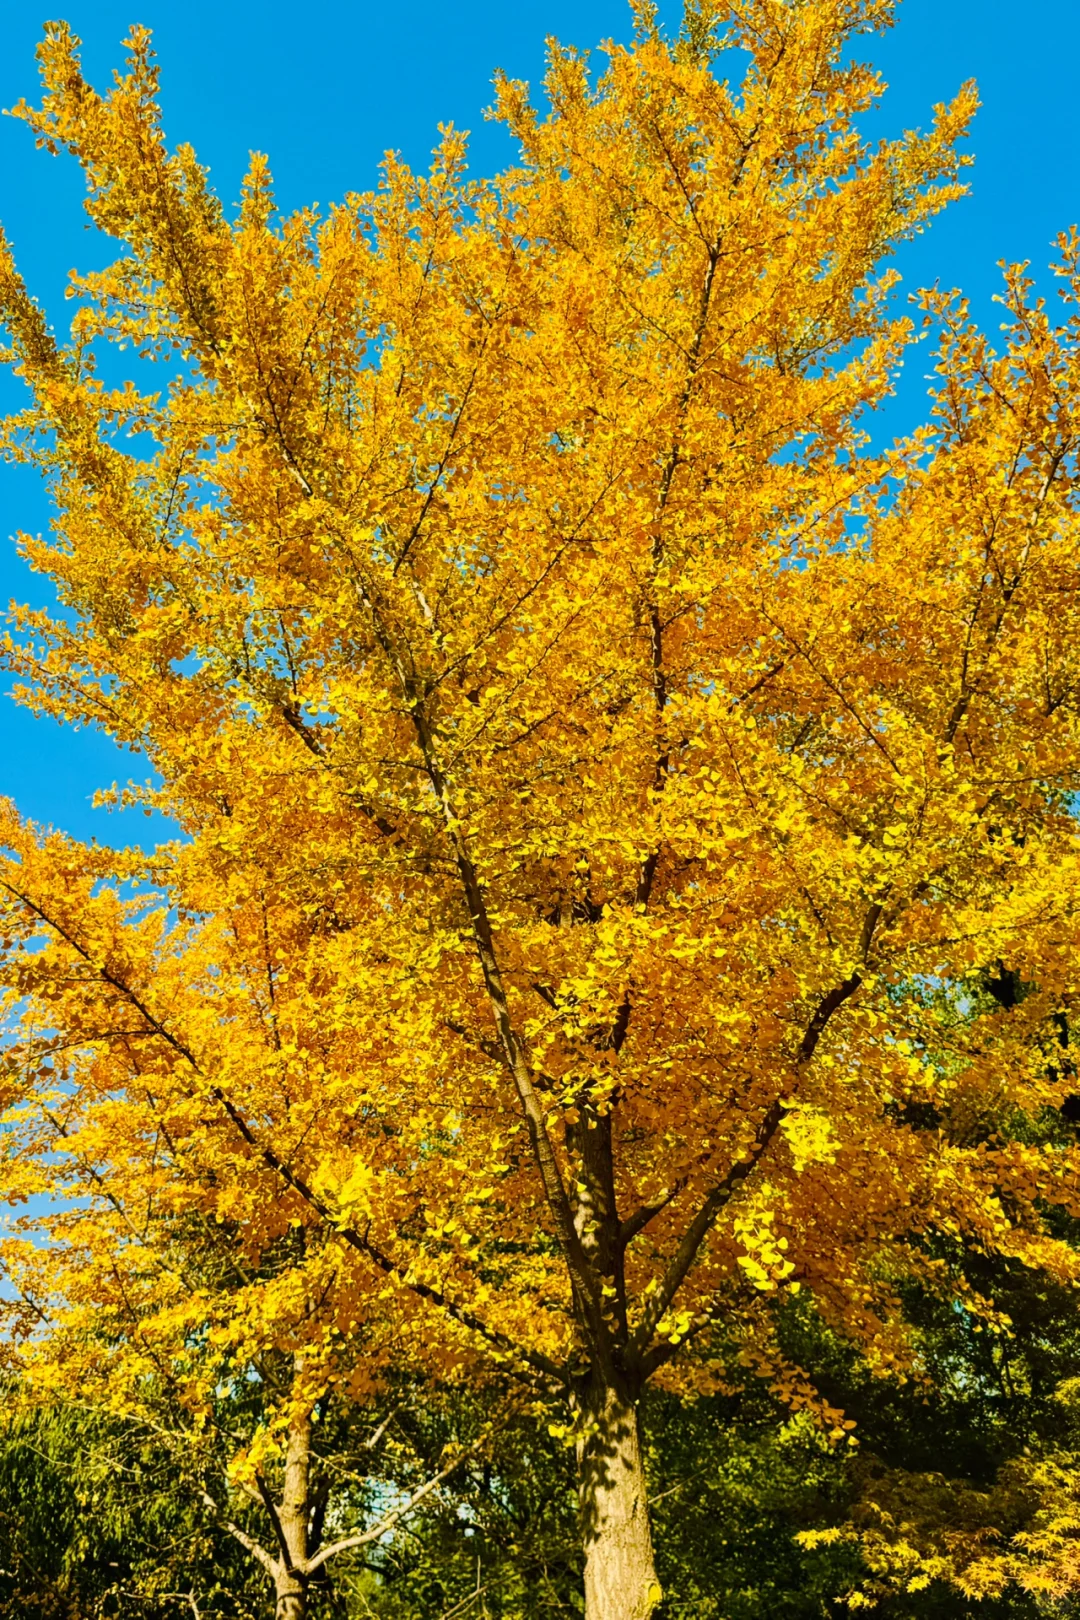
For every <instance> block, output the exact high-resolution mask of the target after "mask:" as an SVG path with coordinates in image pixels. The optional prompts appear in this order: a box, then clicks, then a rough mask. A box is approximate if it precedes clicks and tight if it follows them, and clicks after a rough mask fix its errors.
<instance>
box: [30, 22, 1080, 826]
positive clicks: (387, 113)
mask: <svg viewBox="0 0 1080 1620" xmlns="http://www.w3.org/2000/svg"><path fill="white" fill-rule="evenodd" d="M42 3H43V0H32V3H30V0H3V3H2V5H0V105H3V106H4V107H10V106H12V105H13V103H14V102H16V101H17V100H18V99H19V97H20V96H23V95H25V96H27V97H33V95H34V94H35V87H36V75H35V64H34V46H35V44H36V42H37V40H38V38H39V37H40V31H41V22H42V19H43V16H44V15H49V14H50V13H51V14H53V15H56V14H57V13H59V14H60V15H63V16H65V17H66V19H67V21H69V22H70V23H71V24H72V26H73V27H74V28H75V30H76V31H77V32H78V33H79V34H80V35H81V36H82V38H83V41H84V59H85V63H86V67H87V71H88V74H89V76H90V78H91V79H92V80H93V81H94V82H96V83H99V84H100V83H102V82H103V81H104V80H106V79H107V77H108V75H109V73H110V72H111V69H112V67H113V66H114V65H117V64H118V63H119V61H120V58H121V54H122V53H121V51H120V48H119V47H120V41H121V40H122V39H123V37H124V34H125V32H126V30H127V27H128V25H129V24H130V23H132V22H135V21H139V22H143V23H146V24H147V25H148V26H149V27H151V28H153V30H154V33H155V43H156V46H157V50H158V54H159V57H160V59H161V65H162V71H163V100H164V106H165V117H166V127H167V129H168V132H169V136H170V139H171V140H172V141H174V142H176V141H181V140H187V141H191V142H192V143H193V145H194V146H195V148H196V150H197V151H198V153H199V155H200V157H201V159H202V160H203V162H205V163H208V164H209V165H210V168H211V174H212V179H213V182H214V184H215V185H216V187H217V189H218V191H219V193H220V194H221V195H222V197H224V198H225V199H227V200H228V199H231V198H232V197H233V196H234V195H235V192H236V188H237V183H238V181H239V178H240V176H241V174H242V173H243V170H244V168H245V166H246V162H247V154H248V152H249V151H250V150H251V149H253V148H257V149H259V150H262V151H265V152H267V153H268V154H269V156H270V160H271V164H272V167H273V170H274V174H275V177H276V182H277V191H278V198H279V202H280V203H281V204H282V205H283V206H284V207H286V208H289V207H292V206H297V205H300V204H302V203H307V202H311V201H319V202H321V203H323V204H326V203H328V202H330V201H332V200H334V199H336V198H338V197H340V196H341V195H342V194H343V193H344V192H346V191H349V190H362V189H365V188H366V187H368V186H370V185H372V184H373V183H374V181H375V179H376V176H377V168H378V163H379V161H380V158H381V155H382V153H383V152H384V151H385V150H386V149H387V148H395V149H397V150H399V151H401V152H402V154H403V155H404V156H405V158H406V159H407V160H408V161H410V162H412V163H414V164H417V165H420V164H422V163H423V162H424V161H425V159H426V155H427V153H428V152H429V150H430V148H431V146H432V144H433V141H434V138H435V126H436V124H437V123H438V122H439V121H440V120H443V121H447V120H448V121H452V122H454V123H455V124H457V125H458V126H459V127H463V128H468V129H471V130H472V131H473V132H474V140H473V167H474V169H475V170H476V171H477V172H487V171H490V170H492V169H494V168H497V167H499V166H500V165H501V164H502V163H503V162H504V161H505V160H506V159H507V157H508V156H509V155H510V154H509V148H508V146H507V144H506V142H505V137H504V136H503V135H502V132H501V131H500V130H498V129H496V128H493V127H492V126H490V125H486V124H485V123H484V122H483V120H482V117H481V113H482V109H483V108H484V106H485V105H487V103H488V101H489V100H490V84H491V75H492V72H493V71H494V70H495V68H497V67H501V68H503V69H505V70H506V71H507V72H509V73H510V74H512V75H514V76H516V77H525V78H529V79H531V80H533V81H534V82H535V81H536V79H537V78H538V77H539V75H540V72H541V71H542V63H543V42H544V37H545V35H548V34H555V35H557V36H558V37H559V38H561V39H562V40H564V41H566V42H569V43H573V44H576V45H579V46H592V45H595V44H596V43H598V42H599V41H600V40H601V39H604V38H607V37H610V36H615V37H617V38H619V37H626V36H627V34H628V33H629V11H628V9H627V7H626V6H625V5H624V4H623V0H576V3H571V0H514V3H513V4H510V5H505V4H490V3H487V0H457V4H456V5H453V6H446V5H443V6H440V5H436V4H434V3H431V0H413V3H412V4H411V5H409V6H403V5H398V6H394V5H392V4H391V5H386V4H384V3H382V0H379V3H375V0H354V3H353V4H351V5H348V4H343V3H340V0H305V3H304V4H302V5H300V6H297V5H295V4H290V5H288V6H286V5H283V4H281V3H280V0H217V3H210V0H119V3H118V0H68V3H67V4H66V5H64V4H63V0H56V10H52V8H51V7H50V12H43V10H42ZM670 11H671V7H670V5H669V6H667V7H665V14H670ZM867 54H868V55H869V56H870V57H871V59H872V60H874V61H875V62H877V63H878V64H879V65H880V66H881V68H882V69H883V71H884V72H885V75H886V77H887V78H888V80H889V83H890V91H889V94H888V96H887V97H886V100H885V103H884V107H883V110H882V112H881V113H880V114H879V115H877V116H876V117H875V119H874V125H873V129H874V133H875V134H886V133H894V132H897V131H899V130H900V129H903V128H910V127H913V126H917V125H920V124H925V123H926V122H927V120H928V117H929V113H930V109H931V107H932V105H933V103H934V102H936V101H940V100H943V99H945V98H947V97H948V96H950V95H951V94H952V93H953V92H954V91H955V89H956V88H957V86H958V85H959V84H960V83H961V81H962V80H964V79H965V78H969V77H974V78H975V79H976V80H977V81H978V84H979V88H980V92H981V94H982V97H983V102H984V106H983V110H982V112H981V113H980V115H979V118H978V121H977V124H976V127H975V131H974V136H973V140H972V143H971V147H972V150H973V151H974V153H975V155H976V158H977V163H976V167H975V169H974V171H972V172H971V175H970V178H971V182H972V187H973V195H972V196H971V197H970V198H968V199H966V200H965V201H963V202H961V203H959V204H957V205H956V206H955V207H954V208H953V210H952V211H951V212H950V213H949V214H948V215H946V216H945V217H944V218H942V219H941V220H939V221H938V222H937V223H936V224H935V225H934V227H933V228H932V230H931V231H930V232H928V233H927V234H926V235H925V236H924V237H922V238H920V239H919V240H918V241H916V242H915V243H913V244H912V245H911V246H910V247H909V248H908V249H906V250H905V253H904V255H903V257H902V258H901V260H900V261H899V268H900V269H901V271H902V272H903V274H904V278H905V290H907V289H910V288H913V287H916V286H918V285H920V284H921V283H925V282H928V281H933V280H940V281H941V282H942V283H944V284H945V285H947V286H960V287H962V288H963V289H964V290H965V291H966V292H967V293H968V294H969V295H970V297H971V299H972V302H973V306H974V309H975V312H976V314H977V315H978V316H979V317H980V319H982V320H983V321H984V322H986V323H988V324H996V321H997V320H998V318H999V317H998V315H997V314H996V312H995V310H994V306H993V305H992V303H991V302H990V300H991V296H992V294H993V292H994V291H995V290H996V289H997V286H998V272H997V270H996V268H995V265H996V261H997V260H999V259H1003V258H1004V259H1030V260H1032V262H1033V265H1034V266H1035V267H1037V268H1040V269H1041V268H1042V267H1043V266H1044V265H1045V263H1046V261H1047V260H1048V258H1049V257H1050V253H1051V243H1052V241H1053V238H1054V237H1055V235H1056V234H1057V233H1058V231H1060V230H1061V229H1063V228H1064V227H1066V226H1067V225H1070V224H1072V223H1074V222H1080V125H1078V122H1077V120H1076V118H1075V102H1076V95H1077V91H1076V67H1075V64H1076V62H1077V60H1078V57H1080V7H1078V6H1077V5H1076V0H1028V3H1027V4H1026V5H1025V6H1023V7H1018V6H1016V5H1015V4H1009V5H1006V4H1005V3H1004V0H905V3H904V4H902V5H901V7H900V14H899V21H898V25H897V27H896V28H895V29H894V30H893V31H892V33H891V34H889V35H888V36H886V37H885V38H884V39H876V38H875V39H871V40H870V41H869V42H868V43H867ZM81 194H82V193H81V184H80V176H79V171H78V168H77V165H76V164H75V163H74V162H73V161H72V160H70V159H50V158H48V157H47V156H46V155H45V154H43V153H41V152H37V151H36V150H35V148H34V144H33V140H32V139H31V137H30V136H29V134H28V132H27V131H26V129H25V128H24V127H23V126H22V125H21V124H19V123H17V122H16V121H14V120H12V119H3V120H0V219H2V220H3V223H4V227H5V229H6V230H7V231H8V233H9V235H10V237H11V239H12V241H13V243H14V246H15V250H16V255H17V259H18V262H19V265H20V268H21V269H22V271H23V274H24V275H25V276H26V278H27V280H28V282H29V283H30V286H31V289H32V291H34V292H35V293H36V294H37V295H38V296H39V297H40V298H41V299H42V301H43V302H44V303H45V304H46V306H47V307H48V308H50V309H51V311H52V312H53V314H54V316H55V317H56V318H57V320H61V319H62V318H63V304H62V293H63V286H64V281H65V278H66V275H67V272H68V270H69V269H70V268H71V267H72V266H73V265H76V264H78V265H80V266H82V267H85V266H86V265H87V264H89V263H90V262H94V261H96V262H101V248H100V245H99V244H98V243H96V242H95V241H94V240H93V238H92V237H91V235H90V233H89V232H88V231H87V230H86V229H85V227H84V224H83V220H84V216H83V214H82V210H81V206H80V205H81ZM924 369H925V367H924V366H923V365H921V363H920V360H919V358H916V360H915V363H914V365H913V367H912V368H911V374H910V375H909V378H908V379H907V381H906V382H905V384H904V387H903V391H902V395H901V400H900V403H899V404H898V406H897V407H896V409H895V411H894V413H892V414H893V415H895V417H896V419H897V427H898V428H899V426H900V425H901V422H903V424H904V425H907V424H908V423H910V422H913V421H914V420H915V418H916V416H917V415H918V413H919V409H920V396H921V391H922V388H923V384H922V383H921V380H920V379H921V373H922V371H923V370H924ZM17 401H18V394H17V393H16V392H14V391H13V389H12V387H11V385H10V383H8V382H6V381H5V382H2V383H0V403H4V404H7V405H14V404H16V403H17ZM47 523H48V509H47V506H46V503H45V501H44V499H43V495H42V491H41V489H40V486H39V484H38V482H37V480H36V478H35V477H34V475H33V474H31V473H29V472H27V471H26V470H25V469H21V468H19V469H16V468H8V467H3V466H0V603H6V602H7V601H8V600H9V599H10V598H12V597H15V598H18V599H19V600H23V601H31V602H35V603H39V604H40V603H44V602H46V601H47V600H48V593H47V587H46V585H45V583H44V582H43V581H41V580H39V579H35V578H34V577H33V576H31V575H29V574H28V573H27V572H26V570H25V569H24V568H23V567H22V565H21V564H20V563H19V560H18V558H17V557H16V556H15V554H14V551H13V548H12V546H11V545H10V542H9V541H8V536H9V535H11V534H12V533H13V532H14V531H15V530H17V529H27V530H31V531H36V530H41V529H43V528H45V527H46V525H47ZM143 775H145V770H144V768H142V766H141V764H140V761H139V760H137V759H134V758H132V757H131V756H130V755H123V754H121V753H119V752H118V751H117V750H116V749H115V748H114V747H113V746H112V744H111V743H110V742H109V741H108V740H107V739H104V738H101V737H99V736H96V735H94V734H93V733H86V732H81V733H74V732H72V731H70V730H62V729H61V728H59V727H56V726H55V725H53V724H52V723H51V722H48V721H42V720H36V719H34V718H33V717H32V716H30V715H29V714H27V713H25V712H24V711H20V710H19V709H18V708H17V707H16V706H15V704H14V703H12V702H11V700H10V699H9V698H7V697H6V696H4V695H3V694H2V693H0V794H6V795H9V796H11V797H13V798H14V799H15V800H16V802H17V803H18V804H19V805H20V807H21V808H22V809H23V810H24V811H25V812H26V813H28V814H30V815H32V816H34V817H35V818H36V819H38V820H41V821H45V822H51V823H52V824H54V825H57V826H60V827H64V828H65V829H67V830H68V831H70V832H73V833H75V834H77V835H79V836H82V837H89V836H91V835H93V834H96V835H97V836H98V837H100V838H102V839H103V840H105V841H109V842H114V841H125V842H126V841H134V840H137V839H140V838H141V839H143V840H144V841H145V840H146V838H147V836H148V835H151V834H152V827H151V825H150V824H148V823H145V822H142V820H141V818H138V819H133V818H131V817H130V816H126V817H124V818H122V819H120V820H119V821H117V820H116V819H112V818H109V817H108V816H107V814H106V812H104V811H93V810H92V809H91V807H90V796H91V794H92V793H93V790H94V788H95V787H98V786H104V785H108V784H109V783H110V782H112V781H113V780H116V779H119V780H121V781H123V780H126V779H127V778H128V777H131V776H134V777H136V778H139V777H142V776H143Z"/></svg>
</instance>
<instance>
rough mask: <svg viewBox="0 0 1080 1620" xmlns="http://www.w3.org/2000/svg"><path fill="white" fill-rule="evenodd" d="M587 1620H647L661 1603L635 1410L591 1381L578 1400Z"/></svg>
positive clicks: (612, 1391)
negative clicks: (580, 1433)
mask: <svg viewBox="0 0 1080 1620" xmlns="http://www.w3.org/2000/svg"><path fill="white" fill-rule="evenodd" d="M580 1402H581V1413H580V1416H581V1418H582V1419H583V1420H584V1433H583V1435H582V1438H581V1440H580V1441H579V1443H578V1495H579V1501H580V1505H581V1530H582V1539H583V1543H584V1548H585V1617H586V1620H649V1617H650V1615H651V1614H652V1613H653V1611H654V1609H655V1608H656V1606H657V1604H658V1603H659V1602H660V1596H661V1593H660V1583H659V1581H658V1580H657V1578H656V1565H655V1563H654V1561H653V1548H652V1533H651V1531H650V1528H649V1502H648V1494H647V1491H646V1486H645V1470H644V1465H643V1459H642V1455H641V1435H640V1430H639V1426H638V1411H637V1406H636V1404H635V1403H634V1402H633V1401H631V1400H628V1399H627V1398H626V1397H625V1396H624V1395H622V1394H621V1393H620V1392H619V1391H618V1390H616V1389H613V1388H611V1387H610V1385H604V1384H603V1382H602V1381H601V1380H600V1379H599V1378H598V1377H596V1376H595V1375H594V1378H593V1380H592V1381H591V1382H590V1384H589V1385H588V1386H587V1387H586V1388H585V1389H584V1390H583V1391H582V1393H581V1396H580Z"/></svg>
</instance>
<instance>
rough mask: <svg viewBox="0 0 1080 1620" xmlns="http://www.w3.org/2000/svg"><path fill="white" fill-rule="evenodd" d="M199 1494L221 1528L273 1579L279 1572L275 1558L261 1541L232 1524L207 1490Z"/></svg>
mask: <svg viewBox="0 0 1080 1620" xmlns="http://www.w3.org/2000/svg"><path fill="white" fill-rule="evenodd" d="M200 1494H201V1496H202V1499H203V1502H204V1503H205V1505H206V1506H207V1507H208V1508H209V1509H210V1511H211V1513H212V1514H213V1515H214V1518H215V1519H216V1520H217V1522H218V1524H220V1525H221V1527H222V1529H223V1530H227V1531H228V1532H229V1534H230V1535H231V1536H233V1537H234V1538H235V1540H237V1541H238V1542H239V1543H240V1545H241V1547H244V1548H245V1549H246V1550H247V1551H248V1552H249V1553H250V1554H251V1556H252V1557H253V1558H255V1559H257V1560H258V1562H259V1563H260V1564H261V1565H262V1567H263V1569H265V1571H266V1573H267V1574H268V1575H269V1576H270V1578H271V1579H272V1580H273V1579H275V1578H276V1577H277V1575H278V1574H279V1573H280V1571H279V1568H278V1563H277V1560H276V1559H275V1558H273V1557H271V1555H270V1554H269V1553H268V1552H267V1550H266V1548H265V1547H264V1546H263V1545H262V1543H261V1542H260V1541H256V1540H255V1538H254V1536H249V1535H248V1533H247V1531H246V1530H241V1528H240V1526H239V1525H238V1524H234V1523H233V1521H232V1520H231V1519H227V1518H226V1517H225V1515H224V1513H223V1512H222V1510H221V1508H219V1507H218V1505H217V1503H216V1502H215V1501H214V1498H213V1497H212V1496H211V1495H210V1492H209V1491H202V1492H201V1493H200Z"/></svg>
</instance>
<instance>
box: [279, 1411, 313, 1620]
mask: <svg viewBox="0 0 1080 1620" xmlns="http://www.w3.org/2000/svg"><path fill="white" fill-rule="evenodd" d="M278 1519H279V1522H280V1524H281V1534H282V1537H283V1538H284V1541H285V1551H286V1553H287V1556H285V1555H283V1554H279V1559H278V1571H277V1573H276V1575H275V1577H274V1587H275V1593H276V1597H277V1609H276V1611H275V1613H276V1620H306V1616H307V1589H308V1577H307V1576H306V1575H305V1574H302V1573H301V1571H302V1570H303V1568H304V1565H305V1562H306V1560H307V1556H308V1534H309V1525H310V1521H311V1419H310V1417H308V1416H305V1417H303V1418H296V1419H294V1420H293V1422H292V1423H291V1425H290V1427H289V1441H288V1448H287V1450H286V1453H285V1489H284V1491H283V1493H282V1498H281V1506H280V1507H279V1509H278Z"/></svg>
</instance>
